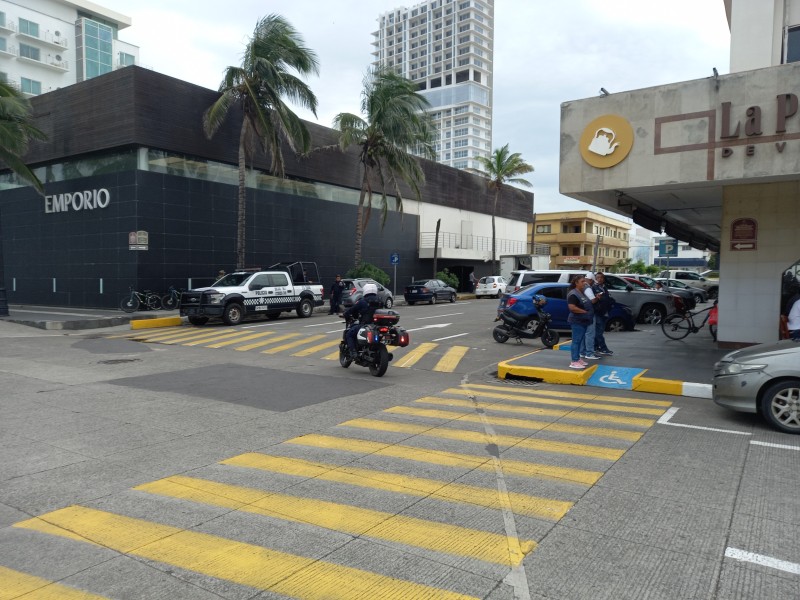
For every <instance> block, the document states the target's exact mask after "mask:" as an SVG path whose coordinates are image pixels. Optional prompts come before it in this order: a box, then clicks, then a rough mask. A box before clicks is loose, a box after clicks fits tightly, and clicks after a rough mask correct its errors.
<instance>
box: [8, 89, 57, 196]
mask: <svg viewBox="0 0 800 600" xmlns="http://www.w3.org/2000/svg"><path fill="white" fill-rule="evenodd" d="M30 113H31V105H30V103H29V102H28V99H27V98H26V97H25V96H24V95H23V94H22V92H20V91H19V90H18V89H17V88H16V87H14V86H13V85H11V84H9V83H7V82H5V81H0V160H2V161H3V162H5V163H6V165H7V166H8V167H9V168H10V169H11V170H12V171H14V173H16V174H17V175H18V176H19V177H21V178H22V179H24V180H25V181H28V182H29V183H30V184H31V185H32V186H33V187H34V188H36V191H37V192H39V193H40V194H44V187H43V186H42V182H41V181H39V178H38V177H36V175H34V174H33V171H31V170H30V169H29V168H28V167H27V166H26V165H25V163H24V162H22V158H21V157H22V156H23V155H24V154H25V152H27V150H28V142H29V141H30V140H32V139H36V140H44V139H46V138H47V136H46V135H45V134H44V133H43V132H42V131H40V130H39V129H37V128H36V127H34V126H33V124H32V123H31V119H30Z"/></svg>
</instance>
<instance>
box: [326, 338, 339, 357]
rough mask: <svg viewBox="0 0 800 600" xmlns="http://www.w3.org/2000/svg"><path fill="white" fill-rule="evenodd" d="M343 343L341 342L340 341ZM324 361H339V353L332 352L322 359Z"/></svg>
mask: <svg viewBox="0 0 800 600" xmlns="http://www.w3.org/2000/svg"><path fill="white" fill-rule="evenodd" d="M339 341H340V342H341V340H339ZM322 360H339V351H338V350H337V351H336V352H331V353H330V354H326V355H325V356H323V357H322Z"/></svg>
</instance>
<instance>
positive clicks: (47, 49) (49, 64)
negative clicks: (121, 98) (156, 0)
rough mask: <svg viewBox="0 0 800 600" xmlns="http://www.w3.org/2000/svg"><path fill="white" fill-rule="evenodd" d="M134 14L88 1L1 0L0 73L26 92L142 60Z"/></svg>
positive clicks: (30, 93)
mask: <svg viewBox="0 0 800 600" xmlns="http://www.w3.org/2000/svg"><path fill="white" fill-rule="evenodd" d="M130 24H131V20H130V17H126V16H125V15H121V14H119V13H117V12H114V11H113V10H108V9H106V8H103V7H102V6H98V5H97V4H95V3H94V2H88V1H85V0H24V1H21V2H20V1H17V2H12V1H7V0H0V77H2V78H3V79H5V80H6V81H8V82H10V83H13V84H14V85H16V86H17V87H19V88H20V89H21V90H22V91H23V93H25V94H26V95H28V96H37V95H39V94H43V93H45V92H49V91H52V90H55V89H58V88H60V87H65V86H67V85H70V84H73V83H76V82H78V81H84V80H86V79H91V78H92V77H97V76H98V75H102V74H104V73H109V72H111V71H113V70H114V69H118V68H120V67H126V66H128V65H133V64H138V62H139V48H138V47H136V46H133V45H131V44H127V43H125V42H122V41H120V40H119V39H118V38H117V32H118V31H119V30H120V29H124V28H125V27H128V26H129V25H130Z"/></svg>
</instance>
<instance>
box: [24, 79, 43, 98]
mask: <svg viewBox="0 0 800 600" xmlns="http://www.w3.org/2000/svg"><path fill="white" fill-rule="evenodd" d="M20 89H21V90H22V93H23V94H32V95H34V96H38V95H39V94H41V93H42V82H41V81H34V80H33V79H28V78H27V77H23V78H22V85H21V86H20Z"/></svg>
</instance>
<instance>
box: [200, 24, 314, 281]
mask: <svg viewBox="0 0 800 600" xmlns="http://www.w3.org/2000/svg"><path fill="white" fill-rule="evenodd" d="M292 72H296V73H297V74H298V75H309V74H311V73H313V74H318V73H319V66H318V62H317V55H316V53H315V52H314V51H313V50H311V49H309V48H306V47H305V46H304V45H303V39H302V37H301V36H300V34H299V33H298V32H297V30H295V28H294V27H292V25H290V24H289V22H288V21H286V19H284V18H283V17H281V16H280V15H275V14H272V15H268V16H266V17H264V18H263V19H261V20H260V21H259V22H258V23H257V24H256V28H255V31H254V32H253V37H252V38H251V39H250V40H249V41H248V43H247V46H246V49H245V52H244V57H243V59H242V64H241V66H238V67H228V68H226V69H225V77H224V79H223V80H222V83H221V84H220V86H219V91H220V93H221V96H220V97H219V98H218V99H217V101H216V102H214V104H212V105H211V106H210V107H209V108H208V110H206V112H205V114H204V115H203V128H204V129H205V132H206V135H207V136H208V138H209V139H210V138H211V137H213V135H214V134H215V133H216V132H217V130H218V129H219V127H220V125H222V123H223V122H224V121H225V118H226V117H227V116H228V113H229V112H230V109H231V107H233V106H234V105H236V104H238V105H239V107H240V109H241V114H242V125H241V130H240V132H239V205H238V215H237V234H236V266H237V268H242V267H244V266H245V260H244V256H245V197H246V196H245V193H246V186H245V173H246V164H245V163H246V160H247V158H252V155H253V152H254V150H255V147H256V144H258V145H260V147H261V149H262V150H263V151H264V152H266V153H268V154H269V155H270V157H271V165H270V171H271V172H272V173H273V174H274V175H276V176H278V177H283V175H284V162H283V153H282V152H281V142H282V141H286V143H287V144H288V145H289V148H291V149H292V151H295V152H297V151H298V150H299V151H300V152H301V153H307V152H308V151H309V150H310V148H311V135H310V134H309V132H308V129H307V128H306V126H305V124H304V123H303V122H302V121H301V120H300V119H299V117H298V116H297V115H295V114H294V113H293V112H292V111H291V109H290V108H289V107H288V106H287V105H286V104H285V103H284V100H283V99H284V98H287V99H288V100H290V101H291V102H293V103H295V104H298V105H300V106H303V107H306V108H308V109H309V110H311V111H312V112H313V113H314V115H315V116H316V114H317V113H316V110H317V98H316V96H315V95H314V93H313V92H312V91H311V89H310V88H309V87H308V85H306V83H305V82H304V81H302V80H301V79H299V77H298V76H297V75H294V74H293V73H292Z"/></svg>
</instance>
